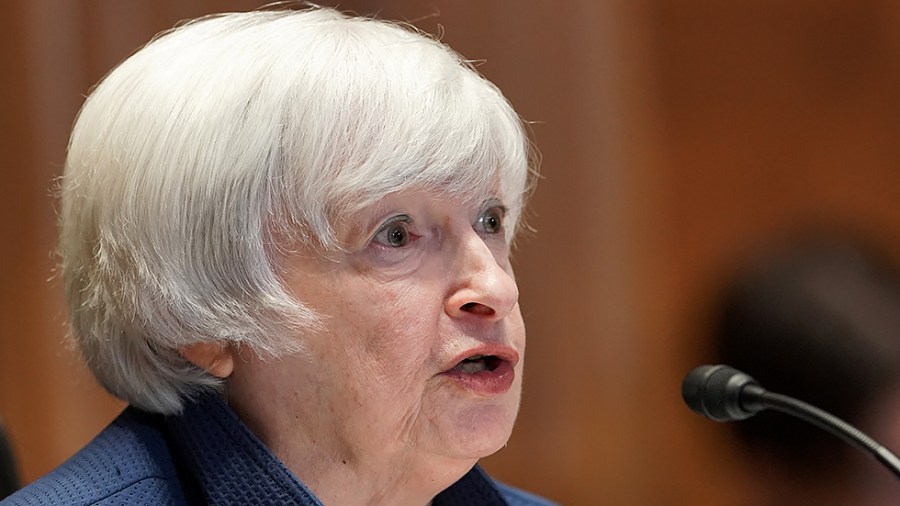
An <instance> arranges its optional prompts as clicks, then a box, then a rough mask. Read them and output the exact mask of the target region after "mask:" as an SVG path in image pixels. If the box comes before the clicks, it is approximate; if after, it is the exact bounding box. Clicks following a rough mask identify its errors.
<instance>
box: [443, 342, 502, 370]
mask: <svg viewBox="0 0 900 506" xmlns="http://www.w3.org/2000/svg"><path fill="white" fill-rule="evenodd" d="M475 355H485V356H487V355H492V356H495V357H497V358H500V359H501V360H505V361H507V362H509V363H511V364H512V366H513V367H515V366H516V364H518V363H519V352H518V351H516V349H515V348H513V347H511V346H506V345H502V344H484V345H481V346H476V347H474V348H469V349H468V350H466V351H464V352H462V353H460V354H459V355H457V356H456V358H454V359H453V360H452V361H451V363H450V366H449V367H447V368H446V370H447V371H450V370H452V369H454V368H455V367H456V366H457V365H459V363H460V362H462V361H463V360H465V359H467V358H469V357H472V356H475Z"/></svg>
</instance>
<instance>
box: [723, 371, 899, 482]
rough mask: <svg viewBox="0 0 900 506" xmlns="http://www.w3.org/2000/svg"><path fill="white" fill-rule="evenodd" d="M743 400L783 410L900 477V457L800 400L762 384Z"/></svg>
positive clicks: (745, 392)
mask: <svg viewBox="0 0 900 506" xmlns="http://www.w3.org/2000/svg"><path fill="white" fill-rule="evenodd" d="M745 396H746V397H747V399H746V401H745V400H744V397H745ZM741 397H742V398H741V403H742V404H745V403H746V404H748V405H749V404H750V403H754V402H755V403H759V405H760V406H761V407H762V408H768V409H774V410H775V411H780V412H782V413H785V414H787V415H791V416H794V417H797V418H799V419H801V420H803V421H805V422H807V423H810V424H812V425H815V426H816V427H819V428H820V429H823V430H825V431H827V432H830V433H831V434H833V435H835V436H837V437H839V438H841V439H843V440H844V441H846V442H847V443H848V444H850V445H853V446H855V447H857V448H859V449H860V450H862V451H863V452H866V453H869V454H870V455H872V456H873V457H875V458H876V459H877V460H878V461H879V462H881V463H882V464H884V466H885V467H887V468H888V470H890V471H891V472H892V473H894V476H896V477H897V478H900V458H897V456H896V455H894V454H893V453H892V452H891V451H890V450H888V449H887V448H885V447H884V446H882V445H880V444H879V443H878V442H877V441H875V440H874V439H872V438H871V437H869V436H867V435H866V434H865V433H863V432H862V431H861V430H859V429H857V428H856V427H854V426H853V425H851V424H849V423H847V422H845V421H844V420H841V419H840V418H838V417H836V416H834V415H832V414H831V413H829V412H827V411H824V410H822V409H819V408H817V407H815V406H813V405H812V404H809V403H806V402H803V401H801V400H799V399H795V398H793V397H790V396H787V395H782V394H777V393H774V392H769V391H768V390H766V389H765V388H763V387H761V386H759V385H748V386H747V387H745V388H744V390H743V391H742V392H741Z"/></svg>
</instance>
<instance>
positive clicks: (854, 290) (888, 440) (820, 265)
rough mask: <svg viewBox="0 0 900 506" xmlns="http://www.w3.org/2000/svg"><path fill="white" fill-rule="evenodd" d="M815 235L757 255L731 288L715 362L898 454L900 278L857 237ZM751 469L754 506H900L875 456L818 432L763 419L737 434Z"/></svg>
mask: <svg viewBox="0 0 900 506" xmlns="http://www.w3.org/2000/svg"><path fill="white" fill-rule="evenodd" d="M851 235H852V234H827V233H821V232H820V231H816V232H813V233H810V234H803V235H802V236H797V237H795V239H793V240H791V241H786V242H785V243H782V245H781V246H780V247H776V248H772V249H770V250H769V251H768V252H767V253H766V254H764V255H762V256H760V257H757V258H756V260H755V261H754V262H752V263H751V264H750V265H749V266H746V267H747V268H746V269H745V270H743V271H742V272H740V273H739V274H738V275H736V276H735V277H734V278H732V279H731V280H730V282H729V283H728V284H727V285H726V286H725V288H724V290H723V292H722V296H721V298H720V300H719V305H718V306H717V324H716V327H715V331H714V342H715V345H716V348H717V349H716V351H715V353H716V357H715V361H716V362H718V363H723V364H727V365H730V366H732V367H735V368H736V369H739V370H741V371H743V372H746V373H747V374H749V375H750V376H753V377H754V378H755V379H756V380H757V381H759V382H760V384H761V385H762V386H764V387H765V388H767V389H769V390H771V391H774V392H778V393H783V394H786V395H790V396H793V397H796V398H798V399H800V400H803V401H806V402H808V403H811V404H813V405H814V406H817V407H819V408H822V409H824V410H826V411H828V412H830V413H832V414H834V415H835V416H838V417H839V418H841V419H843V420H845V421H847V422H849V423H850V424H852V425H854V426H856V427H857V428H859V429H860V430H862V431H863V432H865V433H866V434H868V435H869V436H871V437H873V438H874V439H875V440H876V441H878V442H879V443H881V444H882V445H884V446H885V447H887V448H888V449H890V450H892V451H894V452H896V451H897V450H898V449H900V274H898V271H897V269H896V266H895V265H894V264H893V262H891V261H890V260H889V259H888V258H887V257H886V256H885V255H884V254H882V253H881V252H879V251H877V250H875V249H874V248H872V247H870V246H868V245H867V243H866V242H864V241H860V240H858V239H857V238H856V237H851ZM729 429H730V430H733V431H734V432H736V436H737V437H736V440H737V441H738V442H739V453H740V455H741V458H742V460H743V461H744V462H746V463H747V467H748V468H749V470H750V476H748V477H747V480H748V484H749V487H748V489H749V490H750V492H751V494H752V495H751V496H749V497H746V498H744V499H746V503H745V504H748V505H768V506H779V505H797V504H815V505H819V506H827V505H835V506H836V505H854V506H874V505H887V504H897V503H898V501H900V484H898V483H897V480H896V478H895V477H894V475H893V474H891V473H890V472H889V471H888V470H887V469H885V468H883V467H882V466H881V464H880V463H878V462H877V461H876V460H874V458H872V457H871V456H869V455H867V454H864V453H862V452H860V451H859V450H858V449H857V448H855V447H852V446H850V445H848V444H847V443H845V442H844V441H842V440H840V439H839V438H837V437H835V436H833V435H831V434H830V433H827V432H825V431H823V430H821V429H819V428H817V427H815V426H813V425H810V424H808V423H806V422H802V421H800V420H797V419H795V418H793V417H790V416H788V415H785V414H782V413H778V412H774V411H771V410H769V411H763V412H762V413H759V414H757V415H755V416H754V417H752V418H750V419H747V420H744V421H741V422H736V423H734V424H730V426H729Z"/></svg>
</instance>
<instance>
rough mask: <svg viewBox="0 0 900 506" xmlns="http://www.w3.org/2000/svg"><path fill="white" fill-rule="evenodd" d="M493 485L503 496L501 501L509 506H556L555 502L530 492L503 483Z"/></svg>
mask: <svg viewBox="0 0 900 506" xmlns="http://www.w3.org/2000/svg"><path fill="white" fill-rule="evenodd" d="M495 483H496V484H497V489H498V490H500V495H502V496H503V499H505V500H506V503H507V504H508V505H509V506H557V505H556V503H555V502H552V501H550V500H548V499H544V498H543V497H540V496H537V495H534V494H532V493H530V492H526V491H524V490H521V489H518V488H516V487H512V486H509V485H507V484H505V483H499V482H495Z"/></svg>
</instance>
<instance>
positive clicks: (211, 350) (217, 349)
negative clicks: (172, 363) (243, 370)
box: [178, 342, 234, 379]
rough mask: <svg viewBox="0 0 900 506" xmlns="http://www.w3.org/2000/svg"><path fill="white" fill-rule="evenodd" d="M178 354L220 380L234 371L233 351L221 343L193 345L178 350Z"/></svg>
mask: <svg viewBox="0 0 900 506" xmlns="http://www.w3.org/2000/svg"><path fill="white" fill-rule="evenodd" d="M178 353H180V354H181V356H182V357H184V358H185V359H187V360H188V361H189V362H191V363H192V364H194V365H196V366H197V367H199V368H201V369H205V370H206V371H207V372H208V373H210V374H212V375H213V376H215V377H217V378H221V379H225V378H227V377H229V376H231V373H232V372H233V371H234V350H233V349H232V348H231V346H227V345H224V344H221V343H204V342H200V343H194V344H189V345H187V346H182V347H180V348H178Z"/></svg>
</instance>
